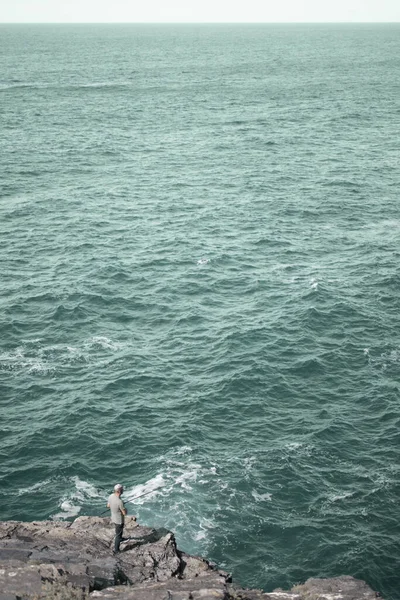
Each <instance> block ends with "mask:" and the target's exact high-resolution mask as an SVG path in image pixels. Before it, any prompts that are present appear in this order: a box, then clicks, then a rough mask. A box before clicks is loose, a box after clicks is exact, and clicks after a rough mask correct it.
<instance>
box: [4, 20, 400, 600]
mask: <svg viewBox="0 0 400 600" xmlns="http://www.w3.org/2000/svg"><path fill="white" fill-rule="evenodd" d="M399 57H400V26H399V25H392V26H390V25H380V26H378V25H376V26H373V25H364V26H349V25H347V26H343V25H342V26H320V25H319V26H317V25H313V26H308V25H302V26H294V25H289V26H288V25H287V26H279V25H274V26H272V25H271V26H228V25H226V26H172V25H171V26H122V25H121V26H101V25H96V26H94V25H93V26H77V25H76V26H54V25H52V26H51V25H48V26H39V25H37V26H17V25H14V26H10V25H8V26H5V25H3V26H1V27H0V65H1V69H0V106H1V117H0V118H1V137H0V186H1V199H0V231H1V238H0V259H1V261H0V272H1V295H0V319H1V321H0V340H1V346H0V386H1V438H0V457H1V471H0V476H1V478H0V504H1V513H0V518H2V519H26V520H28V519H45V518H50V517H53V518H62V519H66V518H71V517H73V516H74V515H77V514H99V513H100V512H101V511H103V510H104V508H105V506H104V503H105V498H106V497H107V495H108V494H109V492H110V489H111V487H112V485H113V484H114V483H116V482H117V481H121V482H123V483H125V484H126V486H127V491H126V499H127V500H130V501H132V500H133V499H134V498H135V497H136V496H137V495H139V494H144V493H146V494H147V495H146V496H143V497H142V498H141V499H139V500H137V501H136V506H133V505H132V504H130V505H129V506H130V510H131V511H132V512H134V513H136V514H137V515H138V517H139V519H140V521H141V522H142V523H144V524H149V525H155V526H163V527H168V528H170V529H172V530H173V531H174V532H175V533H176V537H177V541H178V545H179V547H180V548H182V549H183V550H186V551H188V552H191V553H196V554H202V555H205V556H207V557H208V558H210V559H212V560H214V561H216V562H217V563H218V564H219V565H220V566H221V567H223V568H225V569H226V570H228V571H231V572H233V575H234V577H235V579H236V580H238V581H240V582H241V583H242V584H243V585H246V586H253V587H260V588H263V589H265V590H267V591H270V590H272V589H273V588H274V587H277V586H281V587H288V586H291V585H293V584H295V583H297V582H300V581H304V580H305V579H306V578H307V577H309V576H335V575H340V574H350V575H354V576H356V577H360V578H363V579H366V580H367V582H368V583H370V584H371V585H372V586H373V587H374V588H375V589H377V590H379V591H381V593H382V595H384V597H385V598H387V599H388V600H394V599H396V598H399V597H400V596H399V593H398V589H399V587H400V578H399V572H400V569H399V562H400V542H399V539H400V537H399V536H400V508H399V492H400V484H399V471H400V466H399V465H400V460H399V459H400V451H399V448H400V446H399V442H400V434H399V426H400V408H399V372H400V297H399V290H400V268H399V259H400V245H399V237H400V208H399V189H400V176H399V170H398V168H399V125H400V102H399V98H400V89H399V77H400V59H399ZM148 492H149V493H148Z"/></svg>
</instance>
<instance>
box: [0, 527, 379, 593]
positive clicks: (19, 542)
mask: <svg viewBox="0 0 400 600" xmlns="http://www.w3.org/2000/svg"><path fill="white" fill-rule="evenodd" d="M124 536H125V537H126V538H127V539H125V540H124V542H123V544H122V546H121V552H120V553H119V554H117V555H113V553H112V543H113V527H112V526H111V524H110V521H109V519H108V518H104V519H103V518H101V517H79V518H78V519H76V520H75V521H74V522H72V523H69V522H59V521H41V522H39V521H38V522H33V523H22V522H17V521H8V522H0V600H42V599H43V600H45V599H46V600H73V599H75V600H84V599H85V598H87V599H92V598H93V600H94V599H98V600H100V599H103V600H211V599H213V600H372V599H373V598H376V595H377V594H375V592H373V591H372V590H371V588H369V587H368V586H367V585H366V583H364V582H363V581H359V580H356V579H353V578H352V577H339V578H336V579H309V580H308V581H307V582H306V583H305V584H304V585H300V586H296V587H295V588H293V589H292V590H291V591H284V590H275V591H274V592H268V593H265V592H262V591H260V590H246V589H243V588H241V587H240V586H238V585H234V584H233V583H232V581H231V578H230V576H229V575H228V573H225V572H224V571H221V570H218V569H216V568H215V567H214V566H213V565H212V564H210V563H209V562H208V561H207V560H204V559H202V558H200V557H195V556H189V555H187V554H185V553H184V552H180V551H179V550H178V549H177V547H176V543H175V538H174V536H173V534H172V533H171V532H169V531H167V530H160V529H158V530H155V529H151V528H149V527H142V526H140V525H139V524H138V523H137V522H136V521H135V518H134V517H127V518H126V524H125V529H124Z"/></svg>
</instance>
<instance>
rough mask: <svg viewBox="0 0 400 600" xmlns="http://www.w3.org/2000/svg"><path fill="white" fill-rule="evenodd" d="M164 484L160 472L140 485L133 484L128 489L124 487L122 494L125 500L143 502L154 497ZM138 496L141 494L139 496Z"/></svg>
mask: <svg viewBox="0 0 400 600" xmlns="http://www.w3.org/2000/svg"><path fill="white" fill-rule="evenodd" d="M165 486H166V481H165V479H164V477H163V475H162V474H161V473H159V474H158V475H156V476H155V477H153V478H152V479H149V481H146V483H144V484H141V485H135V486H133V487H132V488H130V489H126V490H125V493H124V496H125V498H126V500H128V501H130V502H135V503H138V504H144V503H145V502H148V501H149V500H150V499H152V498H154V496H156V495H157V494H158V493H159V491H160V490H161V489H163V488H165ZM139 496H143V497H142V498H139Z"/></svg>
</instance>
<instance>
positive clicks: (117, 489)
mask: <svg viewBox="0 0 400 600" xmlns="http://www.w3.org/2000/svg"><path fill="white" fill-rule="evenodd" d="M123 491H124V488H123V486H122V485H121V484H120V483H116V484H115V485H114V492H115V493H116V494H119V495H121V494H122V493H123Z"/></svg>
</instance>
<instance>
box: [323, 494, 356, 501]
mask: <svg viewBox="0 0 400 600" xmlns="http://www.w3.org/2000/svg"><path fill="white" fill-rule="evenodd" d="M353 495H354V492H342V493H339V494H336V495H334V496H332V495H331V496H329V497H328V500H329V501H330V502H338V500H346V498H351V497H352V496H353Z"/></svg>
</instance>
